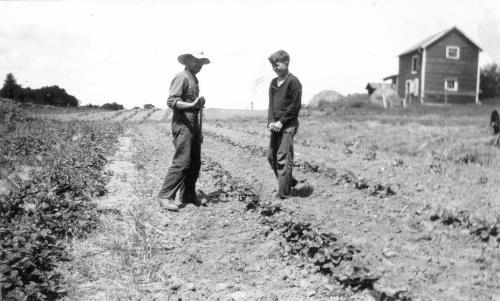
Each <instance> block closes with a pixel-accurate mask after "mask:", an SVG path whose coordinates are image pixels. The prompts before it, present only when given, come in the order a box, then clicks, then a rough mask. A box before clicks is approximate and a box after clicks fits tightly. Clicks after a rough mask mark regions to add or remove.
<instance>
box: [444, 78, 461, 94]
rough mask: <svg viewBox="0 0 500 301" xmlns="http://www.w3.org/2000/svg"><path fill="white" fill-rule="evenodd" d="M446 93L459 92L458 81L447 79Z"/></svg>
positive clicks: (445, 82)
mask: <svg viewBox="0 0 500 301" xmlns="http://www.w3.org/2000/svg"><path fill="white" fill-rule="evenodd" d="M444 89H445V90H446V91H458V81H457V80H456V79H447V80H445V81H444Z"/></svg>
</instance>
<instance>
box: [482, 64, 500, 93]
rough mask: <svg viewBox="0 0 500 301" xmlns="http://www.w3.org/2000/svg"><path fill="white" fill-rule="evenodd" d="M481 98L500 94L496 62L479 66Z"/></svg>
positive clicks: (498, 69) (499, 74) (499, 72)
mask: <svg viewBox="0 0 500 301" xmlns="http://www.w3.org/2000/svg"><path fill="white" fill-rule="evenodd" d="M480 89H481V94H480V96H481V99H488V98H494V97H498V96H500V67H499V66H498V65H497V64H496V63H493V64H488V65H486V66H484V67H482V68H481V81H480Z"/></svg>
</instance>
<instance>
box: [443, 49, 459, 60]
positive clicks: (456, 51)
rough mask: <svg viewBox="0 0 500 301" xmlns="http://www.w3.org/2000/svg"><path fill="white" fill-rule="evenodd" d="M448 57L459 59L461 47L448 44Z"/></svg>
mask: <svg viewBox="0 0 500 301" xmlns="http://www.w3.org/2000/svg"><path fill="white" fill-rule="evenodd" d="M446 57H447V58H449V59H454V60H458V59H459V58H460V48H459V47H457V46H446Z"/></svg>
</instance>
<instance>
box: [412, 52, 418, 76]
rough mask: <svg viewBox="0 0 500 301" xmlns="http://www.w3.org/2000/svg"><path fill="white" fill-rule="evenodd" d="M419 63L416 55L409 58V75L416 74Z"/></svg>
mask: <svg viewBox="0 0 500 301" xmlns="http://www.w3.org/2000/svg"><path fill="white" fill-rule="evenodd" d="M419 61H420V60H419V56H418V55H414V56H413V57H412V58H411V73H417V70H418V65H419Z"/></svg>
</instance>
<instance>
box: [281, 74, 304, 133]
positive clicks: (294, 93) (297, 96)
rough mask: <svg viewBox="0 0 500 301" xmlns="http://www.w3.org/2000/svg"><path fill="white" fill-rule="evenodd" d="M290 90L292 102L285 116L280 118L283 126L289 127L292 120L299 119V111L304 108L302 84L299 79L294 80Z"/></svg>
mask: <svg viewBox="0 0 500 301" xmlns="http://www.w3.org/2000/svg"><path fill="white" fill-rule="evenodd" d="M289 89H290V97H291V100H292V101H291V103H290V105H289V106H288V108H287V110H286V112H285V114H283V116H281V118H280V122H281V124H283V125H287V123H288V122H289V121H290V120H292V119H294V118H297V117H299V111H300V108H301V106H302V84H301V83H300V82H299V81H298V80H297V79H296V80H292V81H291V82H290V86H289Z"/></svg>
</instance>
